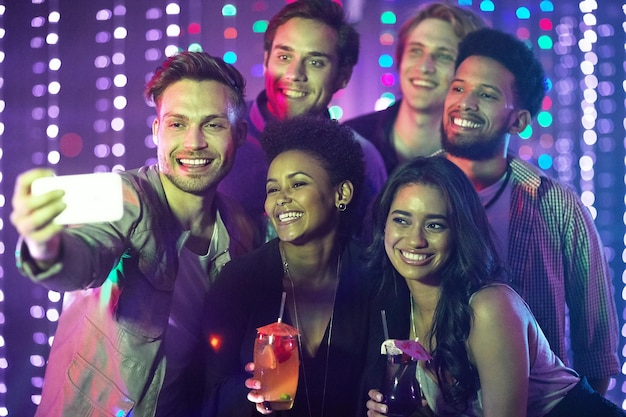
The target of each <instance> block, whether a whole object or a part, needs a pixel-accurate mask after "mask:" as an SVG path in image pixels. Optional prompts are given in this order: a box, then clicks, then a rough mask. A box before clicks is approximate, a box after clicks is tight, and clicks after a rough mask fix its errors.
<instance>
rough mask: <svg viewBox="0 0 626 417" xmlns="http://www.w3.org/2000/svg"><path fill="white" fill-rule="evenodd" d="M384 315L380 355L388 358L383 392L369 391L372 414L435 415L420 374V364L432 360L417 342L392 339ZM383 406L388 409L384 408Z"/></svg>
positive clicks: (396, 415)
mask: <svg viewBox="0 0 626 417" xmlns="http://www.w3.org/2000/svg"><path fill="white" fill-rule="evenodd" d="M381 315H382V319H383V331H384V335H385V341H384V342H383V344H382V345H381V347H380V353H381V354H382V355H385V356H386V359H387V361H386V367H385V378H384V380H383V384H382V388H381V389H380V391H378V390H370V391H369V393H368V394H369V396H370V398H371V400H370V401H368V403H367V407H368V409H369V410H370V411H375V412H377V413H382V414H379V415H385V416H389V417H408V416H414V415H431V414H432V413H429V411H430V409H429V408H428V406H427V404H426V403H425V401H424V400H423V397H422V393H421V388H420V385H419V382H418V381H417V378H416V374H417V367H418V366H419V365H418V361H420V360H421V361H428V360H430V359H432V358H431V356H430V354H429V353H428V351H426V349H424V347H423V346H422V345H421V344H420V343H419V342H418V341H417V340H395V339H390V338H389V334H388V331H387V320H386V316H385V311H384V310H383V311H381ZM382 404H384V405H385V407H382ZM383 410H385V411H384V412H383ZM420 411H423V412H424V413H421V412H420ZM418 413H419V414H418Z"/></svg>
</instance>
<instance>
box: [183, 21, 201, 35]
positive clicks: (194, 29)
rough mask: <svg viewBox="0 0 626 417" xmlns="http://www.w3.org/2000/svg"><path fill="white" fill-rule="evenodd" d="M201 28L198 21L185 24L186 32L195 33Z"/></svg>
mask: <svg viewBox="0 0 626 417" xmlns="http://www.w3.org/2000/svg"><path fill="white" fill-rule="evenodd" d="M201 30H202V27H201V26H200V23H196V22H193V23H190V24H189V25H188V26H187V32H188V33H189V34H190V35H197V34H199V33H200V31H201Z"/></svg>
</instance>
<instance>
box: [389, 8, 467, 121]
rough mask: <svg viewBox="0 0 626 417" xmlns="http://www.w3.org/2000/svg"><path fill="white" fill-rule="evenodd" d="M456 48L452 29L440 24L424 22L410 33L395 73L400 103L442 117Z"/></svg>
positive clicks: (452, 73)
mask: <svg viewBox="0 0 626 417" xmlns="http://www.w3.org/2000/svg"><path fill="white" fill-rule="evenodd" d="M458 46H459V38H458V37H457V36H456V35H455V33H454V29H453V28H452V25H451V24H450V23H448V22H445V21H443V20H439V19H425V20H423V21H421V22H420V23H419V24H418V25H417V26H416V27H415V28H414V29H413V30H412V31H411V33H410V34H409V36H408V37H407V40H406V44H405V46H404V51H403V53H402V60H401V62H400V68H399V71H398V72H399V74H400V88H401V90H402V96H403V98H402V100H403V102H406V103H407V104H408V105H409V106H411V107H412V108H413V109H414V110H415V111H419V112H427V111H436V112H438V113H441V111H442V108H443V102H444V99H445V97H446V93H447V91H448V87H449V85H450V81H451V80H452V76H453V75H454V61H455V60H456V56H457V53H458Z"/></svg>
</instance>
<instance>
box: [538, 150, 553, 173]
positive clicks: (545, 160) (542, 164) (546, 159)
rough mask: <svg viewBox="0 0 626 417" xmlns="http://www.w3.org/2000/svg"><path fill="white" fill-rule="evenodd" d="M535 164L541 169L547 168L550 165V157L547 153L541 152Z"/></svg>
mask: <svg viewBox="0 0 626 417" xmlns="http://www.w3.org/2000/svg"><path fill="white" fill-rule="evenodd" d="M537 165H539V168H541V169H549V168H551V167H552V157H551V156H550V155H548V154H545V153H544V154H541V155H539V158H537Z"/></svg>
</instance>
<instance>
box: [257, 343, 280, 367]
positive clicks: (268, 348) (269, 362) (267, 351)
mask: <svg viewBox="0 0 626 417" xmlns="http://www.w3.org/2000/svg"><path fill="white" fill-rule="evenodd" d="M257 359H258V361H257V366H258V367H259V368H263V369H276V366H277V365H278V361H277V360H276V355H275V354H274V349H273V346H272V345H265V346H263V350H262V351H261V354H260V355H259V357H258V358H257Z"/></svg>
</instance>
